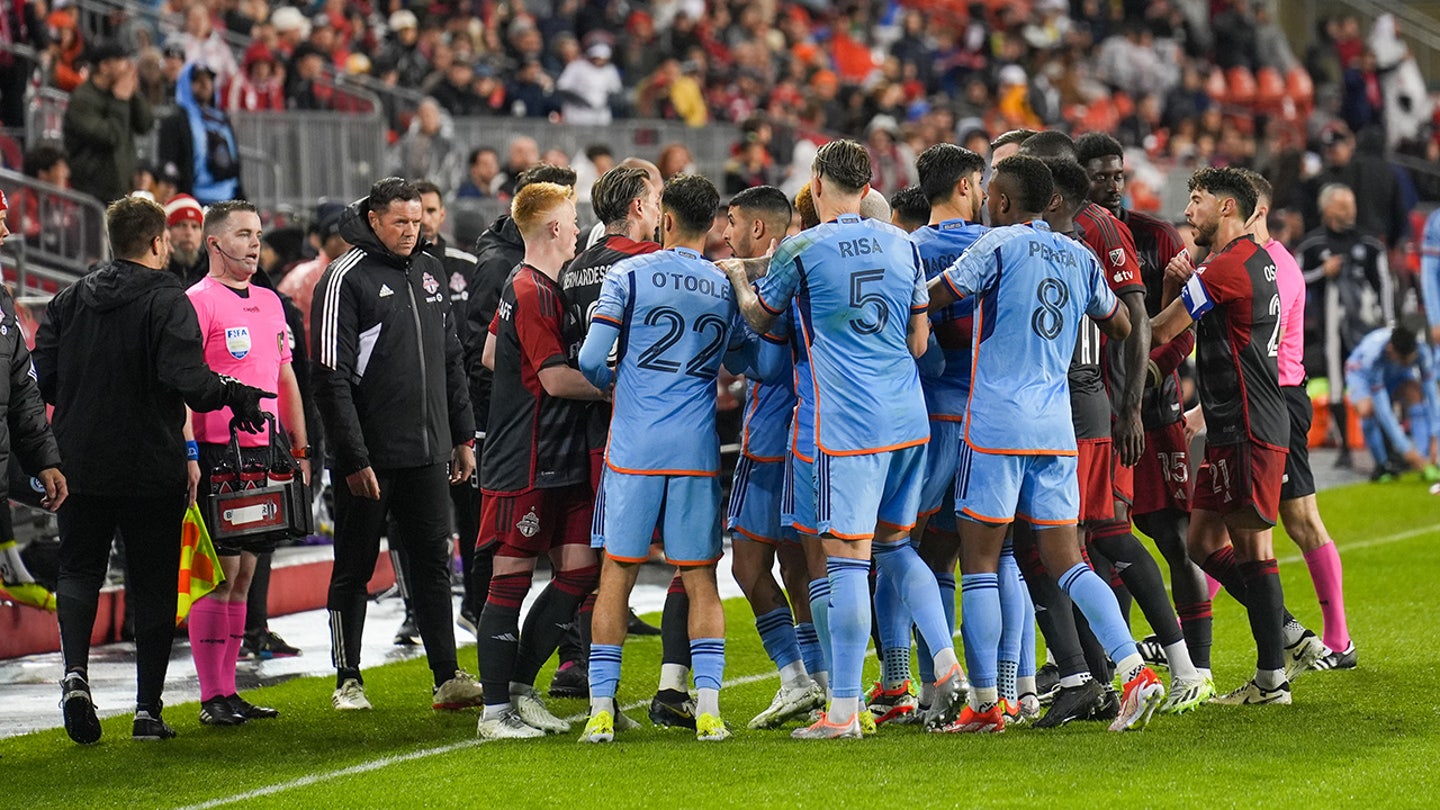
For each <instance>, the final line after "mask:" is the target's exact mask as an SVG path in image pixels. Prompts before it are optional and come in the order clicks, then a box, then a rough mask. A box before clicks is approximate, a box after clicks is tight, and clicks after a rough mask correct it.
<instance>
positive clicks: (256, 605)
mask: <svg viewBox="0 0 1440 810" xmlns="http://www.w3.org/2000/svg"><path fill="white" fill-rule="evenodd" d="M273 556H274V555H273V554H271V553H270V552H268V551H267V552H265V553H264V554H261V555H258V556H257V557H256V558H255V573H254V574H253V575H252V576H251V577H250V593H249V595H248V596H246V598H245V635H246V636H247V637H249V638H252V639H258V638H259V637H260V634H261V633H263V632H265V625H266V624H267V623H268V622H269V620H270V602H269V599H270V563H271V558H272V557H273Z"/></svg>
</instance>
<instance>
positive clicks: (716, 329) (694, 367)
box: [635, 307, 727, 378]
mask: <svg viewBox="0 0 1440 810" xmlns="http://www.w3.org/2000/svg"><path fill="white" fill-rule="evenodd" d="M662 322H663V323H664V324H665V334H664V335H661V336H660V339H659V340H657V341H655V343H654V345H652V346H651V347H650V348H648V349H646V350H645V351H643V352H641V353H640V358H639V359H638V360H636V361H635V362H636V364H637V365H639V366H640V367H641V368H647V369H650V370H651V371H664V372H667V373H670V374H674V373H676V372H678V371H680V363H679V362H678V361H675V360H669V359H666V358H665V357H664V356H663V355H664V354H665V353H666V352H668V351H670V350H671V349H672V348H674V347H675V344H677V343H679V342H680V338H681V337H683V336H684V335H685V316H683V315H681V314H680V313H679V312H677V311H675V310H673V309H671V308H669V307H657V308H655V309H652V310H650V311H649V312H648V313H646V314H645V325H646V326H659V325H660V324H661V323H662ZM726 326H727V324H726V323H725V319H724V318H721V317H720V316H719V315H715V314H713V313H709V312H707V313H705V314H704V315H701V316H700V317H698V318H696V319H695V323H694V324H693V325H692V326H691V327H690V329H691V331H693V332H699V333H701V334H704V333H706V332H712V335H711V337H710V341H709V342H708V343H706V344H705V345H704V346H701V347H700V351H698V352H696V353H695V356H694V357H692V358H690V359H689V360H688V361H686V362H685V373H686V374H688V375H690V376H692V377H703V378H709V377H713V376H715V372H716V371H717V370H718V369H719V366H720V363H719V360H718V358H719V356H720V348H721V347H722V346H723V345H724V343H725V329H726ZM712 362H713V363H714V368H711V364H712Z"/></svg>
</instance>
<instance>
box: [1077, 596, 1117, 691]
mask: <svg viewBox="0 0 1440 810" xmlns="http://www.w3.org/2000/svg"><path fill="white" fill-rule="evenodd" d="M1071 615H1072V616H1074V617H1075V634H1076V635H1078V636H1079V637H1080V649H1082V650H1084V651H1085V666H1086V667H1088V668H1089V670H1090V677H1092V678H1094V679H1095V680H1097V681H1099V682H1100V683H1102V684H1107V683H1110V681H1112V680H1114V678H1115V669H1114V666H1115V662H1113V661H1111V660H1110V656H1109V655H1108V654H1107V653H1106V652H1105V646H1104V645H1103V644H1101V643H1100V640H1099V639H1097V638H1095V632H1094V631H1093V630H1091V629H1090V622H1088V621H1086V620H1085V614H1083V613H1081V612H1080V606H1079V605H1074V609H1073V610H1072V611H1071Z"/></svg>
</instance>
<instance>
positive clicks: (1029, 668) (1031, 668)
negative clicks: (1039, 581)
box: [1018, 578, 1035, 678]
mask: <svg viewBox="0 0 1440 810" xmlns="http://www.w3.org/2000/svg"><path fill="white" fill-rule="evenodd" d="M1020 592H1021V593H1022V594H1024V595H1025V625H1024V627H1023V630H1024V632H1023V633H1021V634H1020V670H1019V673H1018V675H1019V677H1021V678H1033V677H1035V603H1034V602H1033V601H1031V599H1030V589H1029V588H1028V587H1026V586H1025V581H1024V579H1023V578H1022V579H1021V581H1020Z"/></svg>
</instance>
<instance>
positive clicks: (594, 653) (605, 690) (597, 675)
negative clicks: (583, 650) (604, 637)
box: [590, 644, 621, 700]
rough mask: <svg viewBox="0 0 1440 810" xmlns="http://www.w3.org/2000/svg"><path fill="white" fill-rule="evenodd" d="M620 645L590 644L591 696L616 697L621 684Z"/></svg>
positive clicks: (612, 698)
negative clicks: (616, 691)
mask: <svg viewBox="0 0 1440 810" xmlns="http://www.w3.org/2000/svg"><path fill="white" fill-rule="evenodd" d="M620 649H621V648H620V645H619V644H591V645H590V697H591V698H592V699H593V698H609V699H611V700H614V699H615V690H616V689H617V688H618V687H619V686H620Z"/></svg>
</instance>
